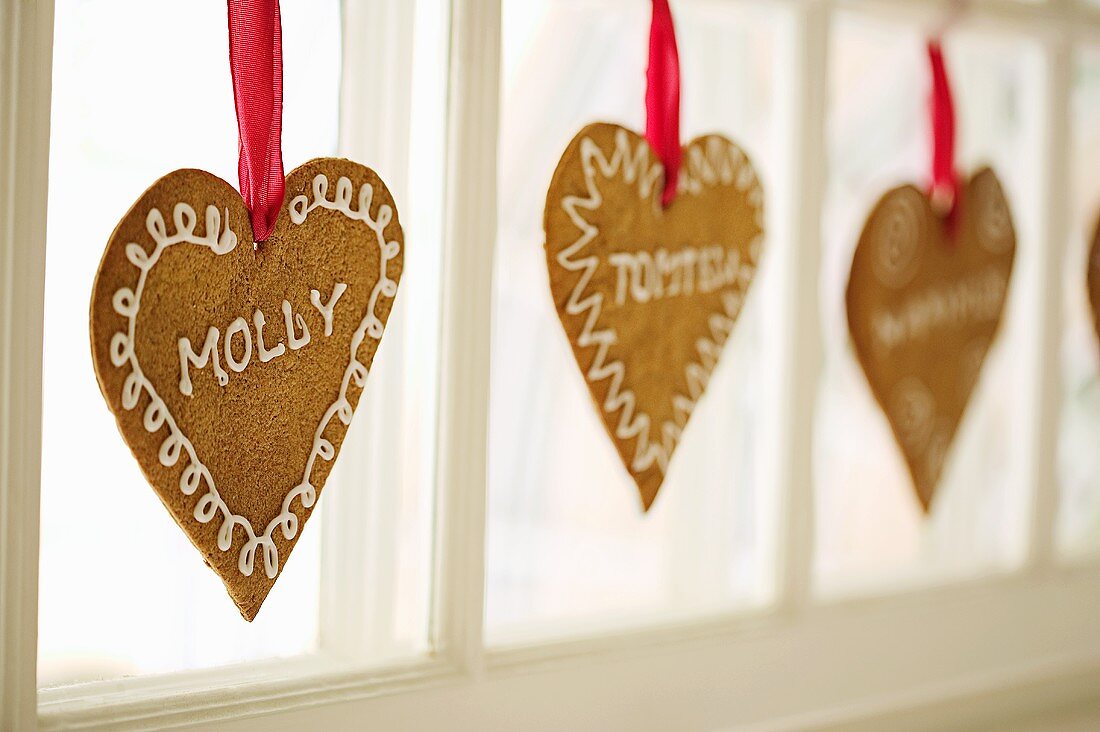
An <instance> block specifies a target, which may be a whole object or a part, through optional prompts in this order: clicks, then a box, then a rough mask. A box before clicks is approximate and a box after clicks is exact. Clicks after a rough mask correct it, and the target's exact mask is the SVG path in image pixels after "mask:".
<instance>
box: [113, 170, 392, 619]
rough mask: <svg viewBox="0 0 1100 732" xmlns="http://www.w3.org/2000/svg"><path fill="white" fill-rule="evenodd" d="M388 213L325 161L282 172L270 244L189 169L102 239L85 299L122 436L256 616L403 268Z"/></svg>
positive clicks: (359, 181) (323, 466)
mask: <svg viewBox="0 0 1100 732" xmlns="http://www.w3.org/2000/svg"><path fill="white" fill-rule="evenodd" d="M403 255H404V243H403V236H402V232H401V227H400V224H399V222H398V218H397V210H396V207H395V206H394V203H393V199H392V197H391V196H390V193H389V191H388V190H387V189H386V186H385V184H384V183H383V182H382V181H381V179H380V178H379V177H378V176H377V175H376V174H375V173H374V171H372V170H370V169H369V168H366V167H364V166H362V165H359V164H357V163H353V162H351V161H348V160H341V159H336V158H322V159H317V160H313V161H310V162H308V163H306V164H305V165H302V166H301V167H299V168H297V169H295V170H294V171H293V172H291V173H290V175H288V176H287V180H286V197H285V199H284V202H283V207H282V210H281V211H280V213H279V216H278V219H277V221H276V224H275V229H274V231H273V232H272V234H271V236H270V238H269V239H268V241H267V242H264V243H262V244H259V245H257V246H254V244H253V238H252V227H251V222H250V220H249V214H248V211H247V209H246V208H245V205H244V202H243V201H242V200H241V196H240V194H239V193H237V191H236V190H234V188H233V187H232V186H230V185H229V184H228V183H226V182H225V181H223V180H221V179H219V178H217V177H216V176H213V175H211V174H209V173H206V172H203V171H200V170H177V171H175V172H173V173H170V174H168V175H166V176H165V177H163V178H161V179H160V180H158V181H157V182H156V183H154V184H153V185H152V186H151V187H150V188H149V190H147V191H146V192H145V193H144V194H142V196H141V197H140V198H139V199H138V201H137V203H135V204H134V206H133V207H132V208H131V209H130V211H129V212H128V213H127V214H126V215H125V216H124V217H123V219H122V221H121V222H120V223H119V224H118V227H117V228H116V229H115V231H114V233H113V234H112V235H111V238H110V241H109V242H108V244H107V248H106V251H105V252H104V255H103V260H102V262H101V263H100V267H99V271H98V273H97V276H96V281H95V285H94V288H93V293H92V301H91V340H92V355H93V362H94V364H95V369H96V375H97V377H98V379H99V383H100V387H101V389H102V391H103V395H104V397H105V399H106V400H107V403H108V405H109V406H110V408H111V410H112V411H113V412H114V414H115V416H116V419H117V420H118V426H119V430H120V432H121V433H122V436H123V438H124V439H125V440H126V442H127V444H128V445H129V446H130V448H131V450H132V451H133V453H134V456H135V457H136V458H137V461H138V463H139V465H140V466H141V469H142V472H143V473H144V474H145V476H146V478H147V479H148V480H149V482H150V483H151V484H152V486H153V487H154V489H155V490H156V492H157V494H158V496H159V497H160V499H161V500H162V501H163V502H164V505H165V506H166V507H167V508H168V510H169V512H170V513H171V514H172V516H173V518H175V520H176V521H177V523H179V525H180V526H181V528H183V530H184V531H185V532H186V533H187V535H188V537H189V538H190V539H191V541H192V542H194V544H195V546H196V547H197V548H198V549H199V550H200V551H201V552H202V554H203V557H204V558H205V560H206V562H207V563H208V564H209V565H210V566H211V567H212V568H213V569H214V571H215V572H217V573H218V575H219V576H220V577H221V578H222V580H223V581H224V582H225V585H226V588H227V589H228V591H229V594H230V595H231V596H232V598H233V600H234V602H236V604H237V606H238V608H239V609H240V611H241V614H242V615H243V616H244V617H245V618H246V619H248V620H251V619H253V618H254V617H255V616H256V613H257V612H258V611H259V608H260V605H261V604H262V602H263V601H264V599H265V598H266V597H267V594H268V593H269V592H270V591H271V588H272V586H273V584H274V582H275V580H276V578H277V577H278V575H279V572H280V571H281V570H282V567H283V565H284V563H285V562H286V559H287V557H288V556H289V555H290V552H291V550H292V549H293V548H294V545H295V543H296V542H297V540H298V538H299V536H301V531H302V527H303V526H304V524H305V522H306V520H307V519H308V518H309V516H310V514H311V513H312V510H313V507H314V506H315V505H316V500H317V498H318V496H319V494H320V492H321V489H322V487H323V486H324V483H325V480H326V479H327V477H328V474H329V471H330V470H331V468H332V464H333V462H334V461H335V459H336V456H337V455H338V453H339V451H340V445H341V443H342V442H343V439H344V435H345V433H346V431H347V427H348V425H349V424H350V422H351V418H352V414H353V412H354V410H355V407H356V405H357V404H358V402H359V398H360V395H361V394H362V391H363V387H364V384H365V380H366V376H367V372H368V370H369V369H370V365H371V362H372V361H373V359H374V354H375V351H376V349H377V347H378V343H379V340H380V338H381V336H382V332H383V329H384V327H385V323H386V320H387V319H388V317H389V314H390V310H391V308H392V305H393V298H394V296H395V295H396V292H397V284H398V281H399V280H400V277H401V270H402V261H403Z"/></svg>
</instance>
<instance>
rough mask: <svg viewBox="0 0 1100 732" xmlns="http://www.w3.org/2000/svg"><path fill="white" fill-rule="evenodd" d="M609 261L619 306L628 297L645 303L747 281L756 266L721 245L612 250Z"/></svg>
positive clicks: (616, 301)
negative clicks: (670, 249)
mask: <svg viewBox="0 0 1100 732" xmlns="http://www.w3.org/2000/svg"><path fill="white" fill-rule="evenodd" d="M607 261H608V264H610V265H611V266H612V267H614V268H615V304H616V305H625V304H626V302H627V299H628V296H629V299H630V300H631V301H633V302H639V303H646V302H651V301H653V300H662V299H665V298H670V297H680V296H685V297H686V296H690V295H694V294H695V293H697V292H698V293H700V294H707V293H711V292H715V291H717V290H720V289H722V288H724V287H729V286H730V285H733V284H736V283H738V282H740V283H743V284H747V283H748V282H749V281H750V280H751V278H752V274H753V269H754V268H753V266H752V264H751V263H749V262H747V261H742V259H741V253H740V252H739V251H738V250H736V249H726V248H724V247H718V246H715V247H705V248H703V249H696V248H694V247H685V248H683V249H678V250H675V251H669V250H667V249H664V248H660V249H656V250H654V251H653V252H652V253H650V252H647V251H635V252H613V253H612V254H610V255H609V256H608V258H607Z"/></svg>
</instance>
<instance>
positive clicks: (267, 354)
mask: <svg viewBox="0 0 1100 732" xmlns="http://www.w3.org/2000/svg"><path fill="white" fill-rule="evenodd" d="M252 324H253V325H255V326H256V352H257V353H259V354H260V363H267V362H268V361H270V360H271V359H273V358H276V357H278V356H282V355H283V354H284V353H286V345H285V344H283V343H280V344H279V345H277V346H275V347H274V348H270V349H269V348H268V347H267V346H265V345H264V325H266V324H267V320H265V319H264V314H263V312H261V311H260V309H259V308H256V312H254V313H253V314H252Z"/></svg>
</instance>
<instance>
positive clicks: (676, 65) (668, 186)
mask: <svg viewBox="0 0 1100 732" xmlns="http://www.w3.org/2000/svg"><path fill="white" fill-rule="evenodd" d="M645 111H646V117H645V137H646V139H647V140H649V144H650V146H651V147H652V148H653V149H654V150H655V151H656V152H657V157H659V158H660V159H661V162H662V163H663V164H664V166H665V190H664V193H663V195H662V196H661V201H662V203H664V205H665V206H667V205H668V204H669V203H671V202H672V199H673V198H674V197H675V196H676V181H677V179H678V178H679V175H680V155H681V152H680V55H679V54H678V53H677V51H676V29H675V28H674V27H673V25H672V11H671V10H669V7H668V0H653V17H652V20H651V21H650V26H649V67H648V68H647V69H646V90H645Z"/></svg>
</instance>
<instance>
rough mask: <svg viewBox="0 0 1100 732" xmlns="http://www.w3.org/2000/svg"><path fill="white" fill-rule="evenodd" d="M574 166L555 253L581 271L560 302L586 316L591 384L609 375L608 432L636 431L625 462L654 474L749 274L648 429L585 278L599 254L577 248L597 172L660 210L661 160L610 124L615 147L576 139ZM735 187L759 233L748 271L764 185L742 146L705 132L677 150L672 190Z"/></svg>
mask: <svg viewBox="0 0 1100 732" xmlns="http://www.w3.org/2000/svg"><path fill="white" fill-rule="evenodd" d="M580 155H581V166H582V168H583V170H584V179H585V186H586V188H587V192H586V194H585V195H584V196H576V195H570V196H563V197H562V199H561V207H562V209H563V210H564V211H565V212H566V214H567V215H568V216H569V219H570V220H571V221H572V222H573V224H574V225H575V226H576V227H577V229H578V231H579V232H580V236H579V237H578V238H577V239H576V241H574V242H573V243H572V244H570V245H569V246H567V247H565V248H564V249H562V250H561V251H560V252H559V253H558V255H557V257H556V259H557V262H558V264H559V265H561V266H562V267H563V268H564V269H566V270H569V271H573V272H580V273H581V274H580V278H579V279H578V280H577V283H576V285H574V287H573V291H572V292H571V293H570V295H569V300H568V301H567V302H566V312H567V313H568V314H569V315H585V314H587V318H586V319H585V321H584V327H583V328H582V330H581V334H580V336H579V337H578V339H577V343H578V345H579V346H581V347H584V348H589V347H595V348H596V354H595V357H594V358H593V359H592V365H591V366H590V367H589V369H588V371H587V372H586V373H585V378H586V379H587V380H588V381H589V382H590V383H595V382H598V381H603V380H605V379H609V380H610V385H609V387H608V392H607V397H606V398H605V399H604V402H603V405H602V406H603V410H604V411H605V412H606V413H607V414H609V415H610V414H614V413H615V412H617V411H618V412H619V420H618V423H617V424H616V426H615V436H616V437H617V438H618V439H620V440H628V439H631V438H637V442H636V444H635V448H634V457H633V459H632V460H631V468H632V469H633V470H634V471H637V472H641V471H644V470H648V469H649V468H650V467H651V466H652V465H653V464H654V462H656V463H657V465H658V467H659V468H660V470H661V473H662V474H664V473H667V472H668V464H669V460H670V459H671V457H672V451H673V450H674V449H675V448H676V444H677V442H679V440H680V435H681V433H682V432H683V429H684V426H685V425H686V424H687V420H688V417H690V416H691V413H692V411H694V409H695V405H696V404H697V403H698V401H699V398H700V397H701V396H702V395H703V391H704V389H705V388H706V385H707V382H708V381H709V380H710V374H711V372H712V371H713V370H714V367H715V366H716V365H717V363H718V357H719V355H720V354H721V350H722V345H723V344H724V343H725V342H726V339H727V338H728V337H729V335H730V333H731V332H732V331H733V327H734V324H735V321H736V319H737V315H738V313H739V312H740V311H741V306H742V304H743V300H744V292H745V291H746V290H747V288H748V285H749V282H750V280H751V276H752V275H751V273H750V274H749V275H748V276H747V277H742V278H740V280H739V282H738V284H740V285H741V287H742V290H741V291H740V292H732V291H728V290H727V291H725V292H723V293H722V296H721V300H722V309H721V310H717V311H714V312H712V313H711V314H710V316H709V317H708V318H707V326H708V328H709V329H710V337H709V338H706V337H704V338H700V339H699V340H697V341H696V342H695V350H696V352H697V353H698V359H697V360H695V361H690V362H688V364H687V366H686V367H685V372H686V373H685V376H686V379H687V386H688V394H686V395H684V394H676V395H675V396H673V400H672V401H673V412H674V416H675V419H674V420H666V421H665V422H664V423H663V424H661V426H660V430H661V432H660V437H659V438H654V437H653V435H652V434H651V430H652V425H651V421H652V420H651V418H650V416H649V414H648V413H646V412H644V411H642V410H641V409H640V408H639V407H638V403H637V397H636V395H635V394H634V391H633V390H632V389H628V388H624V387H623V383H624V381H625V379H626V367H625V365H624V364H623V362H622V361H620V360H611V359H610V358H609V351H610V349H611V346H612V345H614V344H615V343H617V342H618V333H617V332H616V331H615V329H614V328H608V327H601V326H600V325H599V320H600V314H601V312H602V310H603V295H602V294H601V293H599V292H594V293H588V292H587V290H588V283H589V282H590V281H591V280H592V277H593V275H594V274H595V272H596V270H597V268H598V267H599V257H598V256H596V255H594V254H591V255H584V253H583V252H584V249H585V247H586V246H588V245H589V244H590V243H592V241H593V240H594V239H595V238H596V237H597V236H598V235H599V228H598V227H597V226H596V225H594V224H592V223H591V222H590V221H589V220H588V218H586V216H585V213H584V212H586V211H590V212H595V211H598V210H599V209H600V207H602V206H603V194H602V193H601V192H600V188H599V185H597V179H598V178H603V179H605V180H611V179H613V178H615V177H616V176H621V177H622V179H623V181H624V182H625V183H627V184H628V185H635V186H636V187H637V191H638V197H639V198H640V199H642V200H645V199H647V198H648V199H650V200H651V202H652V204H653V207H654V210H655V211H660V203H659V198H660V197H659V196H658V195H655V193H659V192H660V191H659V189H658V187H659V185H660V182H661V180H663V175H662V174H663V172H664V166H663V165H662V164H661V162H660V160H657V159H655V156H652V155H651V153H650V147H649V144H648V143H647V142H646V141H645V140H644V139H639V140H638V143H637V144H636V145H635V146H633V147H632V146H631V144H630V137H629V136H628V135H627V132H626V130H623V129H619V130H616V131H615V148H614V150H613V151H612V152H611V154H610V156H609V155H608V154H606V153H605V152H604V151H603V150H601V149H600V146H599V145H598V144H596V142H595V141H594V140H593V139H592V138H591V137H587V136H586V137H584V138H582V139H581V141H580ZM719 185H723V186H729V185H733V186H735V187H736V188H737V189H738V190H739V191H742V192H745V191H747V192H748V195H747V200H748V202H749V204H750V205H751V206H753V207H754V209H755V223H756V224H757V226H758V227H759V229H760V233H759V234H758V235H757V236H756V238H754V239H753V241H752V242H750V244H749V252H750V261H749V263H750V264H751V265H752V268H751V271H752V272H755V270H756V263H757V261H758V260H759V255H760V249H761V246H762V243H763V240H764V192H763V189H762V188H761V186H760V181H759V179H758V178H757V175H756V171H755V170H754V169H753V167H752V164H751V163H750V162H749V159H748V157H747V156H746V155H745V153H744V151H743V150H741V148H740V147H738V146H737V145H735V144H734V143H732V142H730V141H728V140H723V139H721V138H719V137H717V136H710V137H706V138H702V139H701V140H696V141H694V142H692V143H691V144H690V145H689V147H688V148H687V149H685V150H684V163H683V166H682V168H681V170H680V176H679V181H678V183H677V186H676V192H677V195H698V194H699V193H701V192H702V191H703V190H704V188H706V187H714V186H719Z"/></svg>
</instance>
